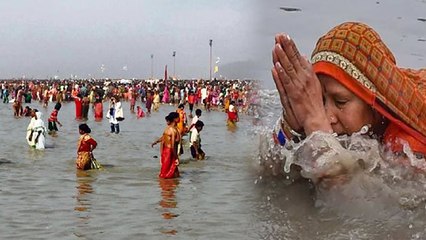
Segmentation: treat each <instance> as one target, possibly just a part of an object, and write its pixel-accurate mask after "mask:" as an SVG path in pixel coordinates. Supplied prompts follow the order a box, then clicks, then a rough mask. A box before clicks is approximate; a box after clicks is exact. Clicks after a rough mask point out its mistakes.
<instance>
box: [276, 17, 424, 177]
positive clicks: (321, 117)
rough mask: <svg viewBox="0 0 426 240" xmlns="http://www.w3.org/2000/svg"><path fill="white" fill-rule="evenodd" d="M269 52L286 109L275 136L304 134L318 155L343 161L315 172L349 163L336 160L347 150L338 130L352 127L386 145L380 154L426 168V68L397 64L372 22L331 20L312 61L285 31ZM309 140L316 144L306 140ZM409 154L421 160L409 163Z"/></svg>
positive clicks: (348, 132)
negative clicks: (418, 68)
mask: <svg viewBox="0 0 426 240" xmlns="http://www.w3.org/2000/svg"><path fill="white" fill-rule="evenodd" d="M272 58H273V65H274V66H273V68H272V76H273V79H274V82H275V85H276V88H277V90H278V93H279V96H280V100H281V104H282V107H283V109H284V111H283V115H282V118H281V121H280V125H281V126H280V128H281V130H280V132H281V135H284V136H285V137H284V138H281V142H280V143H281V144H283V145H287V144H288V142H298V141H299V140H300V138H304V137H305V136H307V138H308V139H307V140H310V141H306V142H305V143H308V142H309V143H308V144H304V145H303V146H302V147H303V148H305V149H309V148H311V149H310V150H311V152H312V153H313V152H315V151H318V150H321V151H322V153H324V155H325V153H332V152H333V151H334V153H333V156H335V159H337V160H338V161H337V163H338V164H340V165H341V166H340V167H339V168H338V170H337V171H336V169H335V168H334V170H333V171H330V172H327V171H326V172H323V173H321V176H316V178H317V180H319V181H320V180H321V179H326V178H330V177H334V176H336V175H340V174H343V173H344V172H346V171H347V170H348V168H347V166H343V165H344V164H343V162H344V161H340V160H342V159H347V158H351V155H350V154H348V152H349V151H348V150H347V149H345V148H343V147H342V146H341V144H340V142H339V141H338V137H339V136H342V135H353V134H354V133H361V134H363V135H364V136H365V137H367V138H371V139H375V140H377V142H378V143H379V145H380V151H382V152H383V153H391V156H392V157H387V159H385V161H387V162H391V163H394V164H396V165H399V166H400V165H404V166H406V167H412V168H413V169H415V170H423V171H424V170H426V168H425V166H426V165H425V164H424V161H425V154H426V91H425V89H424V88H421V87H420V86H422V85H424V84H426V70H425V69H424V70H412V69H403V68H399V67H398V66H397V65H396V61H395V58H394V56H393V54H392V53H391V51H390V50H389V49H388V48H387V47H386V45H385V44H384V43H383V41H382V40H381V39H380V36H379V35H378V34H377V33H376V32H375V31H374V30H373V29H372V28H371V27H369V26H367V25H365V24H362V23H358V22H346V23H343V24H340V25H338V26H336V27H334V28H333V29H331V30H330V31H329V32H328V33H326V34H325V35H323V36H322V37H321V38H320V39H319V40H318V42H317V44H316V47H315V49H314V51H313V53H312V57H311V61H310V62H309V61H308V60H307V59H305V58H304V57H302V56H301V55H300V54H299V51H298V49H297V47H296V45H295V43H294V41H293V40H292V39H291V38H290V37H289V36H288V35H286V34H277V35H276V36H275V46H274V48H273V53H272ZM318 136H319V137H318ZM314 140H315V141H317V142H321V144H311V145H310V143H313V142H315V141H314ZM285 142H287V143H285ZM308 145H310V146H308ZM408 149H409V150H408ZM410 155H411V156H410ZM382 156H385V155H384V154H382ZM386 156H389V155H386ZM409 157H411V158H413V157H414V158H416V160H418V161H414V162H420V163H421V164H418V165H415V164H414V165H413V164H412V163H413V161H411V162H410V161H409Z"/></svg>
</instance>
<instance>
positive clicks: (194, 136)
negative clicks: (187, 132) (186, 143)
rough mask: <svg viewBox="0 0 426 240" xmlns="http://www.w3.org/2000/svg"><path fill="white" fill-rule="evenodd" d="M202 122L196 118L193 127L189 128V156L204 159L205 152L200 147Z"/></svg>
mask: <svg viewBox="0 0 426 240" xmlns="http://www.w3.org/2000/svg"><path fill="white" fill-rule="evenodd" d="M203 127H204V123H203V122H202V121H201V120H198V121H197V122H196V123H195V126H194V128H193V129H192V130H191V139H190V141H191V143H190V144H191V156H192V157H193V158H194V159H197V160H204V157H205V156H206V154H205V153H204V151H203V150H202V149H201V138H200V132H201V130H203Z"/></svg>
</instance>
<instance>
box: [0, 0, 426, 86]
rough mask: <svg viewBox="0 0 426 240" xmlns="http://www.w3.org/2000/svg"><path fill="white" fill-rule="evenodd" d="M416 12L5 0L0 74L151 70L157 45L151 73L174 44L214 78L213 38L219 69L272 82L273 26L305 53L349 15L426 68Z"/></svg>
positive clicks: (333, 5)
mask: <svg viewBox="0 0 426 240" xmlns="http://www.w3.org/2000/svg"><path fill="white" fill-rule="evenodd" d="M280 7H293V8H298V9H300V11H295V12H287V11H283V10H280ZM418 19H426V0H392V1H391V0H386V1H384V0H376V1H374V0H357V1H354V0H321V1H319V0H214V1H212V0H1V1H0V34H1V35H0V53H1V57H0V78H10V77H22V76H23V75H25V76H26V77H27V78H31V77H34V78H45V77H47V76H49V77H52V76H55V75H58V76H59V77H61V78H68V77H70V76H71V74H73V75H77V76H78V77H81V78H87V77H97V78H98V77H112V78H131V77H135V78H149V77H150V76H151V58H150V56H151V54H154V61H153V62H154V77H156V78H163V77H164V66H165V65H166V64H167V65H168V70H169V71H168V72H169V75H173V74H174V69H173V57H172V54H173V51H176V57H175V60H176V75H177V76H178V77H179V78H208V77H209V67H210V66H209V39H213V48H212V49H213V57H212V58H213V62H215V61H216V60H217V58H218V57H219V58H220V62H219V72H218V75H222V76H224V77H227V78H241V79H245V78H249V79H260V80H262V81H263V82H264V83H265V84H266V85H267V86H269V87H273V81H272V80H271V74H270V68H271V66H272V64H271V50H272V47H273V44H274V35H275V33H277V32H286V33H288V34H290V35H291V36H292V38H293V39H295V41H296V43H297V45H298V47H299V48H300V50H301V52H302V53H303V54H305V55H307V56H309V55H310V53H311V51H312V49H313V47H314V46H315V43H316V41H317V39H318V38H319V37H320V36H321V35H322V34H324V33H325V32H327V31H328V30H329V29H331V28H332V27H334V26H335V25H337V24H340V23H342V22H344V21H362V22H365V23H367V24H369V25H371V26H372V27H374V28H375V29H376V31H377V32H378V33H379V34H380V35H381V36H382V38H383V39H384V41H385V42H386V43H387V44H388V46H389V48H390V49H391V50H392V51H393V52H394V54H395V56H396V59H397V61H398V63H399V64H400V65H401V66H405V67H408V66H410V67H414V68H420V67H425V66H426V57H425V55H426V22H423V21H421V20H418ZM102 64H104V67H105V70H104V71H103V72H102V71H101V66H102ZM123 67H124V69H123Z"/></svg>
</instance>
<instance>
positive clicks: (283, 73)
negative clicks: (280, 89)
mask: <svg viewBox="0 0 426 240" xmlns="http://www.w3.org/2000/svg"><path fill="white" fill-rule="evenodd" d="M274 67H275V70H276V72H277V74H278V77H279V79H280V80H281V82H282V84H283V86H284V87H286V86H285V85H288V84H289V83H291V78H290V76H289V75H288V74H287V72H286V70H285V69H284V68H283V66H281V64H280V62H279V61H278V62H276V63H275V66H274Z"/></svg>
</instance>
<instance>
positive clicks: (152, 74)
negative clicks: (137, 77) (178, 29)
mask: <svg viewBox="0 0 426 240" xmlns="http://www.w3.org/2000/svg"><path fill="white" fill-rule="evenodd" d="M152 79H154V54H151V80H152Z"/></svg>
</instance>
